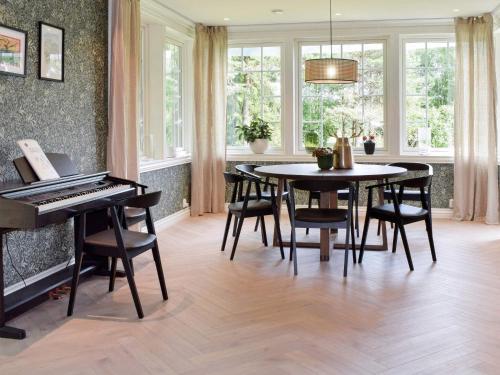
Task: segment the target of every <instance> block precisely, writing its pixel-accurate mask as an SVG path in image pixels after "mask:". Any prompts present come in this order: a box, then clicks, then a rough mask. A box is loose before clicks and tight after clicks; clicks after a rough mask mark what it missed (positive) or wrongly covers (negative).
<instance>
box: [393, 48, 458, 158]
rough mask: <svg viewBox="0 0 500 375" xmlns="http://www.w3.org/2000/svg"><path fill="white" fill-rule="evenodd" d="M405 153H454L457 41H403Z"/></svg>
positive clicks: (403, 133) (403, 139) (403, 148)
mask: <svg viewBox="0 0 500 375" xmlns="http://www.w3.org/2000/svg"><path fill="white" fill-rule="evenodd" d="M402 54H403V85H402V86H403V91H402V92H403V108H402V119H403V121H402V123H403V131H402V150H403V151H405V152H418V153H420V154H429V153H445V154H451V153H452V152H453V134H454V94H453V93H454V83H455V42H454V40H453V39H443V38H440V39H437V38H435V39H432V38H430V39H429V38H427V39H406V40H404V41H403V52H402Z"/></svg>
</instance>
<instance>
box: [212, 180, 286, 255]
mask: <svg viewBox="0 0 500 375" xmlns="http://www.w3.org/2000/svg"><path fill="white" fill-rule="evenodd" d="M224 179H225V180H226V183H227V184H230V185H232V194H231V201H230V203H229V206H228V214H227V220H226V227H225V229H224V239H223V240H222V246H221V251H224V250H225V247H226V242H227V236H228V232H229V228H230V226H231V220H232V217H233V216H235V217H237V218H238V227H237V229H236V235H235V237H234V243H233V250H232V251H231V258H230V259H231V260H233V259H234V254H235V252H236V247H237V245H238V240H239V238H240V234H241V228H242V227H243V221H244V220H245V219H246V218H249V217H260V218H261V224H260V229H261V234H262V243H263V244H264V246H267V245H268V244H267V233H266V223H265V220H264V217H265V216H268V215H272V216H273V217H274V222H275V226H276V230H277V235H278V241H279V246H280V251H281V258H282V259H285V253H284V251H283V241H282V239H281V231H280V225H279V209H278V206H277V204H276V195H275V192H274V184H271V185H270V186H271V187H270V189H271V199H270V200H267V199H263V198H262V194H261V189H260V184H261V180H260V178H255V177H251V176H248V175H240V174H236V173H230V172H224ZM244 183H246V188H245V184H244ZM252 186H254V187H255V192H256V199H250V196H251V191H252ZM242 190H244V191H245V192H244V193H243V192H242ZM238 197H242V200H240V199H239V198H238Z"/></svg>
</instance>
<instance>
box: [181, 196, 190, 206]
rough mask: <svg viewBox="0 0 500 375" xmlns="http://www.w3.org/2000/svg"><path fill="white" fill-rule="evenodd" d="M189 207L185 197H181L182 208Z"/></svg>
mask: <svg viewBox="0 0 500 375" xmlns="http://www.w3.org/2000/svg"><path fill="white" fill-rule="evenodd" d="M187 207H189V203H188V201H187V199H186V198H183V199H182V208H187Z"/></svg>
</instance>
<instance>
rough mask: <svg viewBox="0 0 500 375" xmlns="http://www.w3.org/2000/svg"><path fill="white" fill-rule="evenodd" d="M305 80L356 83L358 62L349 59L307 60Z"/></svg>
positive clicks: (311, 81)
mask: <svg viewBox="0 0 500 375" xmlns="http://www.w3.org/2000/svg"><path fill="white" fill-rule="evenodd" d="M305 65H306V72H305V81H306V82H310V83H354V82H357V81H358V62H357V61H356V60H349V59H334V58H328V59H327V58H322V59H311V60H306V63H305Z"/></svg>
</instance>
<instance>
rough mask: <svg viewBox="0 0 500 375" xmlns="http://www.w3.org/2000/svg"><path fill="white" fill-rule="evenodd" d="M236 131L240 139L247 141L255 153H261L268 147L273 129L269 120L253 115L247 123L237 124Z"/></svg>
mask: <svg viewBox="0 0 500 375" xmlns="http://www.w3.org/2000/svg"><path fill="white" fill-rule="evenodd" d="M236 133H237V135H238V138H239V139H240V140H243V141H245V142H248V144H249V145H250V149H251V150H252V151H253V152H254V153H255V154H263V153H264V152H266V150H267V148H268V147H269V141H270V140H271V137H272V135H273V130H272V128H271V126H270V125H269V122H267V121H264V120H263V119H261V118H260V117H254V118H253V120H252V121H250V124H249V125H238V126H237V127H236Z"/></svg>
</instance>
